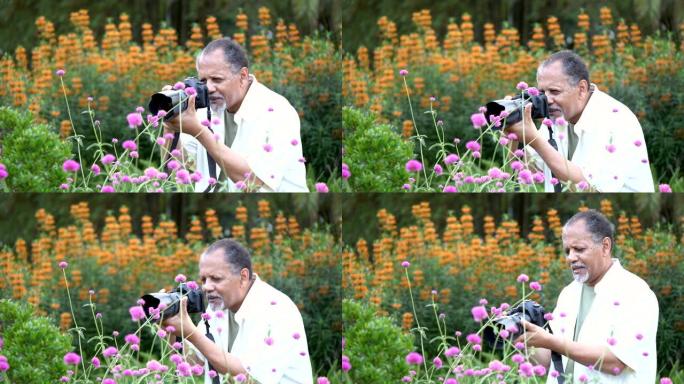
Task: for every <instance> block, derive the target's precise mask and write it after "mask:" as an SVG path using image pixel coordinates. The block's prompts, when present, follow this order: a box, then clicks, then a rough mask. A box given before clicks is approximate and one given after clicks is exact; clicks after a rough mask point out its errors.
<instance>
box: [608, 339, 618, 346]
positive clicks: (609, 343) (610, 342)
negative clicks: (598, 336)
mask: <svg viewBox="0 0 684 384" xmlns="http://www.w3.org/2000/svg"><path fill="white" fill-rule="evenodd" d="M606 341H608V345H615V344H617V340H615V338H614V337H609V338H608V340H606Z"/></svg>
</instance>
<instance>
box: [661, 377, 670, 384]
mask: <svg viewBox="0 0 684 384" xmlns="http://www.w3.org/2000/svg"><path fill="white" fill-rule="evenodd" d="M660 384H672V379H670V378H669V377H663V378H661V379H660Z"/></svg>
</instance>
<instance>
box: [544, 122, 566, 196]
mask: <svg viewBox="0 0 684 384" xmlns="http://www.w3.org/2000/svg"><path fill="white" fill-rule="evenodd" d="M547 127H548V128H549V144H551V146H552V147H553V149H555V150H556V151H558V144H557V143H556V139H554V138H553V129H552V128H551V126H550V125H547ZM551 176H552V177H556V175H554V174H553V173H551ZM562 189H563V186H562V185H561V183H560V181H559V182H558V183H556V184H555V185H554V186H553V191H554V192H560V191H561V190H562Z"/></svg>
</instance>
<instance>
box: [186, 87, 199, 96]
mask: <svg viewBox="0 0 684 384" xmlns="http://www.w3.org/2000/svg"><path fill="white" fill-rule="evenodd" d="M184 91H185V94H186V95H188V97H189V96H195V95H196V94H197V90H196V89H195V88H193V87H187V88H185V90H184Z"/></svg>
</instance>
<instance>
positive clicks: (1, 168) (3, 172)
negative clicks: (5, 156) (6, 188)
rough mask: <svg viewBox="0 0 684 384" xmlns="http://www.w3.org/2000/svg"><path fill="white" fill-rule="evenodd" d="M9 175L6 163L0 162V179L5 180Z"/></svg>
mask: <svg viewBox="0 0 684 384" xmlns="http://www.w3.org/2000/svg"><path fill="white" fill-rule="evenodd" d="M7 176H9V172H7V168H6V167H5V164H2V163H0V180H5V179H6V178H7Z"/></svg>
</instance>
